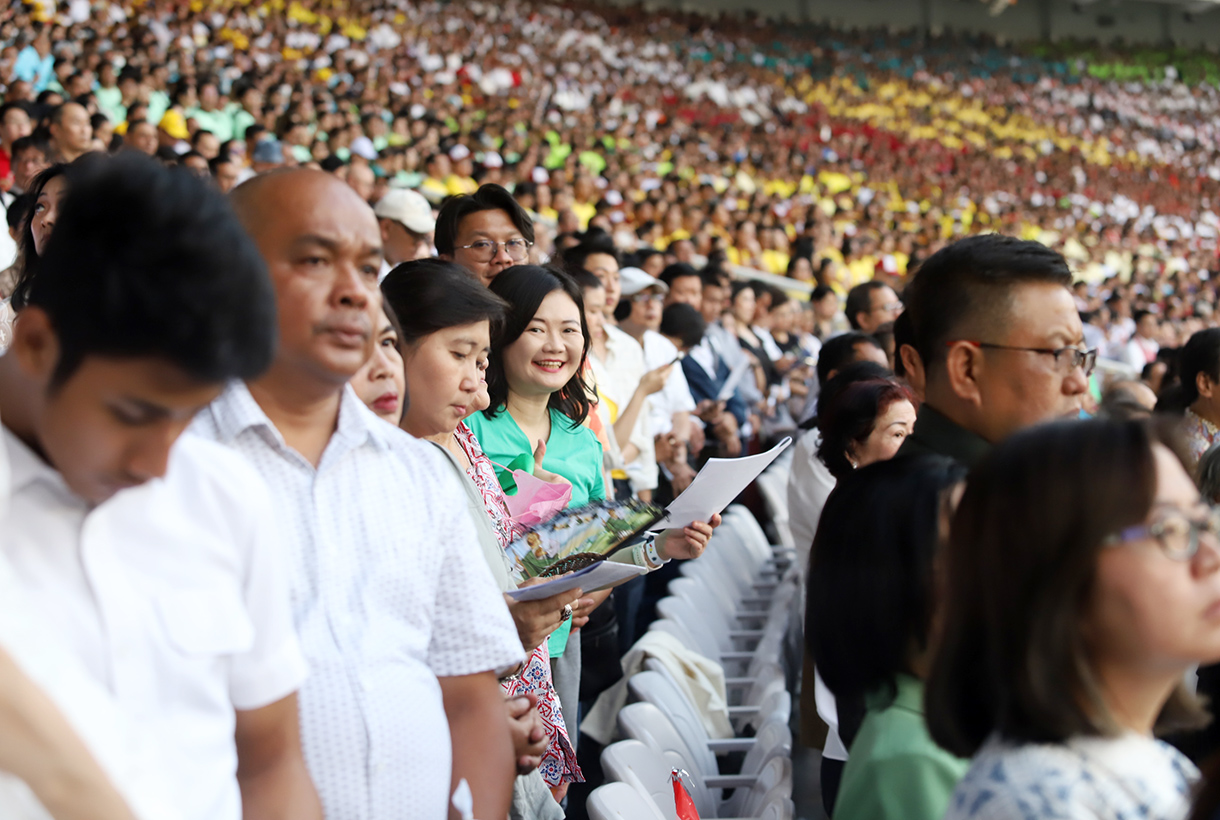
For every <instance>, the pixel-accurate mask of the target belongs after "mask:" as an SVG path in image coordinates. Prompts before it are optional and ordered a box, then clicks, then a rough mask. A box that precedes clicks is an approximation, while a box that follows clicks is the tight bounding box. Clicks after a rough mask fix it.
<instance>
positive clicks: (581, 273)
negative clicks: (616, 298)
mask: <svg viewBox="0 0 1220 820" xmlns="http://www.w3.org/2000/svg"><path fill="white" fill-rule="evenodd" d="M568 276H571V277H572V278H573V279H574V280H576V284H577V286H578V287H580V292H581V293H584V292H585V291H586V290H593V289H595V288H602V289H603V290H604V289H605V287H606V286H605V285H603V284H602V280H600V279H598V278H597V276H595V275H594V274H592V273H589V272H588V271H587V270H585V269H584V268H578V269H577V270H573V271H568Z"/></svg>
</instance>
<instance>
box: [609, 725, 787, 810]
mask: <svg viewBox="0 0 1220 820" xmlns="http://www.w3.org/2000/svg"><path fill="white" fill-rule="evenodd" d="M601 763H602V770H603V771H604V772H605V773H606V777H607V778H611V779H613V780H616V781H619V782H621V783H624V784H626V785H628V786H629V787H631V788H633V789H635V790H636V791H637V792H638V793H639V794H640V795H641V796H645V797H646V798H647V799H648V800H649V801H650V802H651V803H652V804H653V805H655V806H656V807H658V809H659V810H660V812H661V814H662V815H663V816H664V817H667V818H674V817H676V816H677V813H676V810H675V808H674V801H673V785H672V784H671V783H670V779H669V773H670V771H672V770H673V769H674V768H685V767H684V766H683V761H682V758H681V756H680V755H677V754H674V753H665V754H661V753H659V752H657V751H656V750H654V749H652V748H651V747H649V746H648V745H647V744H645V743H642V742H640V741H638V740H623V741H619V742H618V743H612V744H611V745H609V746H607V747H606V748H605V749H603V750H602V757H601ZM686 771H687V774H688V777H685V778H683V786H684V787H685V788H686V792H687V794H689V795H690V798H691V801H692V802H694V804H695V809H696V810H697V811H698V812H699V816H700V817H702V818H704V820H713V818H720V820H727V818H729V817H749V818H754V817H760V816H766V813H767V812H770V813H771V815H770V816H775V814H774V808H773V807H778V808H779V809H780V812H781V813H780V815H779V816H780V818H783V817H784V815H783V811H784V809H785V808H786V807H787V806H788V805H790V803H791V800H790V798H791V791H792V771H791V762H790V761H788V760H786V759H780V758H773V759H772V760H771V761H770V762H769V763H768V764H767V765H766V766H765V767H764V768H763V771H762V772H760V773H759V774H758V775H757V776H756V777H753V778H750V779H749V780H750V782H749V784H748V785H744V784H743V785H741V786H739V787H738V788H737V791H736V793H735V794H734V795H733V797H732V798H730V800H728V801H727V802H724V803H722V802H721V801H720V796H719V789H715V788H709V787H708V786H707V785H706V784H705V783H704V781H703V780H702V778H700V777H698V776H695V775H694V774H692V773H691V772H690V770H689V769H687V770H686ZM738 782H740V781H738ZM785 789H786V791H785ZM625 799H626V798H624V800H625ZM737 810H741V811H743V812H744V813H743V814H735V812H736V811H737ZM610 816H614V815H610ZM641 816H643V817H648V815H647V814H646V813H645V814H643V815H641ZM788 816H789V817H790V816H791V814H790V813H789V815H788Z"/></svg>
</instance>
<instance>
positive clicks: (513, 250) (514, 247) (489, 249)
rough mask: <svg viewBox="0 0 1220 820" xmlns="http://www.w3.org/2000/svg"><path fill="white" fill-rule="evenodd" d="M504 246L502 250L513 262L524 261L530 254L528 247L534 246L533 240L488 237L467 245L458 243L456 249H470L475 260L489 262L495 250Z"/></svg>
mask: <svg viewBox="0 0 1220 820" xmlns="http://www.w3.org/2000/svg"><path fill="white" fill-rule="evenodd" d="M501 246H503V247H504V252H505V253H507V254H508V258H509V259H511V260H513V261H514V262H524V261H525V260H526V259H527V258H528V257H529V255H530V248H532V247H533V246H534V243H533V242H530V241H529V240H528V239H510V240H508V241H507V242H492V241H491V240H490V239H480V240H479V241H477V242H471V243H470V244H469V245H458V246H457V247H458V249H460V250H464V251H470V252H471V255H472V256H474V258H475V261H476V262H490V261H491V260H492V259H495V258H496V251H497V250H498V249H499V248H500V247H501Z"/></svg>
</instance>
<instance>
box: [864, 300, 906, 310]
mask: <svg viewBox="0 0 1220 820" xmlns="http://www.w3.org/2000/svg"><path fill="white" fill-rule="evenodd" d="M902 307H903V305H902V302H888V303H886V304H884V305H877V307H875V308H873V309H872V311H870V312H871V313H902Z"/></svg>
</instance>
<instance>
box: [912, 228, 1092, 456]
mask: <svg viewBox="0 0 1220 820" xmlns="http://www.w3.org/2000/svg"><path fill="white" fill-rule="evenodd" d="M1071 284H1072V274H1071V272H1070V271H1069V270H1068V266H1067V262H1066V261H1064V259H1063V257H1062V256H1060V255H1059V254H1058V253H1056V252H1055V251H1052V250H1050V249H1049V248H1047V247H1045V246H1044V245H1041V244H1039V243H1037V242H1025V241H1021V240H1018V239H1014V238H1012V237H1007V236H1000V235H997V234H989V235H984V236H973V237H970V238H968V239H963V240H961V241H960V242H956V243H954V244H953V245H950V246H948V247H947V248H945V249H943V250H941V251H940V252H938V253H936V254H935V255H933V256H932V257H931V258H929V259H928V261H927V262H925V263H924V265H923V267H921V268H920V270H919V272H918V273H917V274H916V276H915V278H914V280H913V281H912V282H911V284H910V285H909V286H908V287H907V290H906V293H905V302H906V305H907V310H908V311H909V312H910V318H911V322H912V326H913V329H914V338H915V348H916V350H917V351H918V353H919V357H920V359H921V360H922V363H923V366H924V371H925V375H926V381H927V384H926V399H925V402H924V404H923V406H922V407H921V408H920V410H919V419H918V421H916V423H915V431H914V433H913V434H912V435H911V436H910V437H909V438H907V440H906V443H905V444H904V445H903V446H902V450H901V451H900V454H901V455H911V454H920V453H938V454H941V455H947V456H950V457H952V458H956V459H958V460H959V461H961V462H963V463H965V464H967V465H969V466H973V465H974V464H975V463H977V462H978V461H979V460H980V459H982V457H983V456H984V455H986V453H987V451H988V450H989V449H990V447H991V445H992V444H995V443H996V442H998V441H1000V440H1002V439H1003V438H1005V437H1007V436H1008V435H1010V434H1012V433H1014V432H1016V431H1017V430H1020V429H1021V428H1023V427H1028V426H1030V425H1033V424H1037V423H1039V422H1042V421H1048V420H1051V419H1058V418H1074V417H1076V416H1077V415H1079V412H1080V408H1081V397H1082V396H1083V395H1084V393H1085V391H1086V390H1088V375H1089V373H1090V371H1091V370H1092V368H1093V365H1094V362H1095V360H1096V352H1095V351H1087V350H1085V347H1084V330H1083V328H1082V327H1081V324H1080V316H1079V314H1078V313H1077V312H1076V305H1075V302H1074V301H1073V300H1072V293H1071V291H1070V290H1069V287H1070V286H1071Z"/></svg>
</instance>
